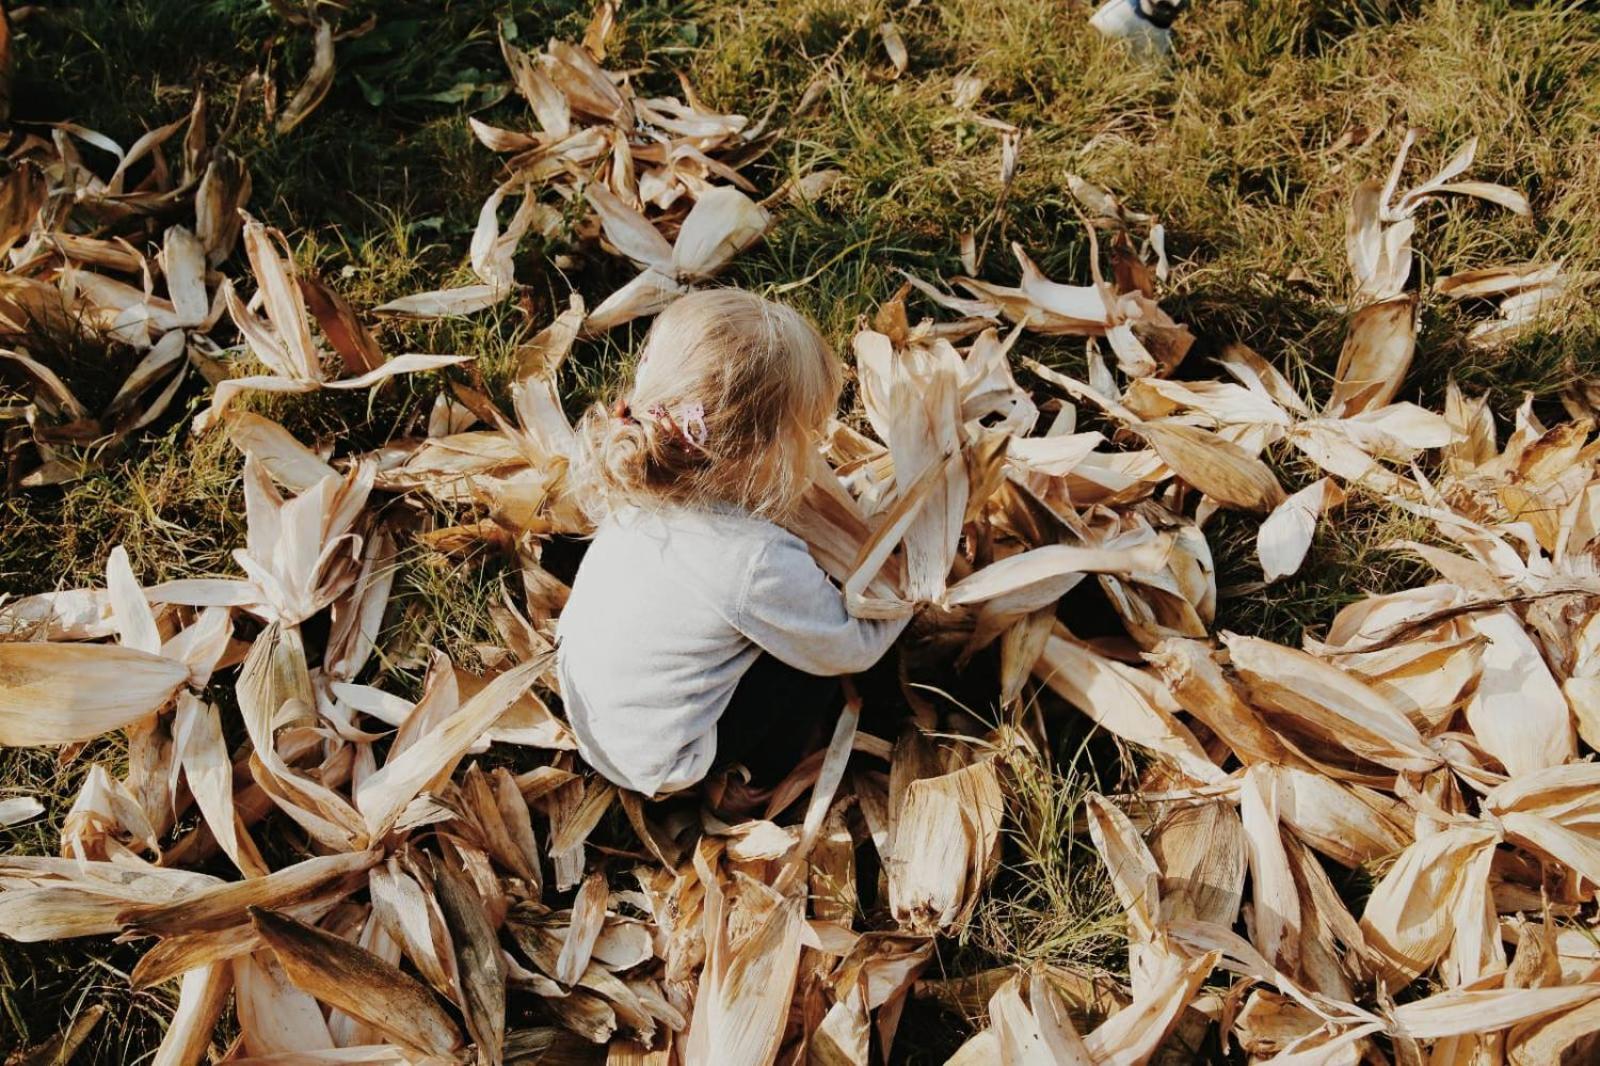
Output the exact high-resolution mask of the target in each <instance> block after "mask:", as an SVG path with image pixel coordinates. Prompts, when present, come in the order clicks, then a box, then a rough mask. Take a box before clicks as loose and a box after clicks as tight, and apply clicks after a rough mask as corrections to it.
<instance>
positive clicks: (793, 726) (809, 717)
mask: <svg viewBox="0 0 1600 1066" xmlns="http://www.w3.org/2000/svg"><path fill="white" fill-rule="evenodd" d="M838 708H839V679H838V678H837V677H818V676H816V675H815V674H808V673H806V672H805V671H803V670H796V669H795V668H794V667H792V666H790V665H788V664H787V663H784V662H781V661H779V660H778V659H775V658H773V657H772V656H771V655H768V654H767V653H766V652H762V653H761V656H760V658H758V659H756V661H755V662H754V663H753V664H751V666H750V669H749V670H747V671H745V675H744V677H742V678H740V680H739V687H738V688H736V689H734V690H733V700H732V702H730V703H729V704H728V709H727V710H726V711H724V712H723V713H722V719H721V720H720V721H719V722H717V764H718V765H719V766H727V765H728V764H730V763H739V764H741V765H743V766H744V767H745V768H747V769H748V770H749V771H750V783H751V784H752V785H755V786H756V787H759V788H766V787H770V786H772V785H775V784H777V783H778V782H779V781H782V780H783V778H784V776H785V775H786V774H788V773H789V771H791V770H793V769H794V768H795V764H797V763H798V762H799V761H800V760H801V759H803V758H805V757H806V756H807V755H808V754H810V753H811V752H812V751H814V750H815V749H816V748H817V746H818V745H819V743H820V740H821V738H822V735H823V731H824V730H825V729H827V728H828V727H829V726H830V725H831V723H832V721H833V712H834V711H836V710H838Z"/></svg>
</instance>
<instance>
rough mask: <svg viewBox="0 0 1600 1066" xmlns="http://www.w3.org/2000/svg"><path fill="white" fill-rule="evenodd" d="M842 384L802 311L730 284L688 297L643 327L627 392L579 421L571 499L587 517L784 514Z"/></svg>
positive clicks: (839, 373) (831, 358)
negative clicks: (653, 509) (668, 507)
mask: <svg viewBox="0 0 1600 1066" xmlns="http://www.w3.org/2000/svg"><path fill="white" fill-rule="evenodd" d="M843 386H844V372H843V370H842V369H841V368H840V365H839V361H838V359H837V358H835V356H834V354H833V352H832V351H831V350H830V349H829V348H828V345H827V342H826V341H824V340H823V339H822V336H821V334H819V333H818V332H817V328H816V327H815V326H814V325H812V324H811V321H810V320H809V319H807V318H806V316H805V315H803V314H801V313H800V312H798V311H796V310H794V309H793V308H790V307H785V306H784V305H782V304H778V303H773V302H772V301H771V300H763V299H762V298H761V297H759V296H756V295H754V294H752V293H748V292H743V291H741V290H739V289H707V290H702V291H699V292H693V293H689V294H688V295H686V296H682V297H680V298H679V299H677V300H675V301H674V302H673V303H672V304H671V305H670V306H668V307H667V309H666V310H665V311H663V312H662V313H661V315H660V316H659V317H658V318H657V319H656V321H655V324H654V325H653V326H651V328H650V333H649V335H648V336H647V337H646V338H645V342H644V349H643V351H642V352H641V353H640V355H639V364H638V367H637V369H636V370H635V372H634V380H633V382H632V386H631V388H629V387H627V386H625V387H624V390H623V393H622V395H621V396H620V397H618V398H617V400H616V402H615V404H614V405H613V406H612V407H611V408H610V409H609V410H608V409H606V408H604V407H601V406H596V407H594V408H592V409H591V410H590V411H589V412H588V413H587V414H586V415H585V416H584V418H583V421H582V423H581V424H580V425H579V454H578V457H577V463H576V466H575V468H574V470H573V475H574V478H575V486H574V487H575V489H576V490H577V498H578V499H580V500H582V501H584V504H585V506H586V507H588V508H589V509H590V510H591V511H592V512H597V514H596V517H598V515H599V514H600V513H604V512H605V511H607V510H611V509H614V508H616V507H618V506H619V505H627V504H634V505H641V506H647V507H648V506H650V505H652V504H655V503H663V502H671V503H678V504H686V505H689V506H707V505H715V504H733V505H735V506H739V507H742V508H744V509H745V510H747V511H749V512H751V513H753V514H758V515H763V516H766V517H769V518H777V517H781V516H782V515H784V514H785V513H787V512H788V511H789V510H790V508H792V507H793V505H794V504H795V502H796V501H797V500H798V498H799V497H800V495H801V493H803V492H804V490H805V487H806V480H807V474H806V471H807V469H808V467H809V461H808V460H809V455H808V451H809V449H811V448H813V447H815V446H816V435H817V433H818V431H819V430H821V429H822V428H823V427H824V426H826V424H827V421H828V419H829V417H830V416H832V414H833V413H834V410H835V408H836V407H837V406H838V403H839V393H840V391H841V390H842V389H843Z"/></svg>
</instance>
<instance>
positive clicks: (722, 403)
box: [557, 289, 905, 795]
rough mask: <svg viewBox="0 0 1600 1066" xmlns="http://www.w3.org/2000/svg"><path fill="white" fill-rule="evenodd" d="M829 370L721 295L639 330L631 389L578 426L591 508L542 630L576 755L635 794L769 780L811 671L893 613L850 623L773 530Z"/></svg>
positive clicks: (805, 707)
mask: <svg viewBox="0 0 1600 1066" xmlns="http://www.w3.org/2000/svg"><path fill="white" fill-rule="evenodd" d="M842 386H843V372H842V370H841V369H840V366H839V363H838V361H837V360H836V359H835V358H834V355H833V353H832V352H831V351H829V349H828V346H827V344H826V342H825V341H824V340H823V339H822V337H821V336H820V335H819V334H818V333H817V330H816V327H815V326H813V325H812V324H811V323H810V322H809V321H808V320H807V319H806V318H805V316H803V315H801V314H800V313H798V312H796V311H794V310H793V309H791V308H788V307H784V306H783V305H781V304H776V303H772V302H771V301H768V300H763V299H761V298H760V297H757V296H754V295H752V294H750V293H747V292H741V291H739V290H737V289H713V290H707V291H701V292H696V293H691V294H689V295H687V296H684V297H682V298H680V299H678V300H677V301H676V302H674V303H673V304H672V305H671V306H669V307H668V308H667V309H666V310H665V311H664V312H663V313H662V314H661V316H660V317H659V318H657V319H656V321H655V324H654V326H653V327H652V328H651V330H650V333H649V336H648V337H647V338H646V339H645V344H644V350H643V352H642V353H641V354H640V356H639V365H638V369H637V371H636V373H635V376H634V381H633V385H632V388H631V389H628V390H625V391H624V393H623V395H622V397H621V398H620V399H618V400H617V402H616V405H615V406H614V407H613V408H612V409H611V410H609V411H606V410H604V409H602V408H598V407H597V408H595V409H594V410H592V411H590V412H589V414H588V415H586V416H585V418H584V420H583V422H582V423H581V425H580V430H579V433H580V439H581V442H582V443H581V447H580V455H579V457H578V460H577V462H576V464H575V466H574V470H573V476H574V477H575V478H576V479H577V485H578V491H579V492H580V493H582V494H584V495H585V496H586V497H587V498H588V500H589V501H590V502H591V504H592V505H593V506H594V507H595V509H596V511H597V512H598V514H597V516H596V517H597V521H598V527H599V528H598V531H597V532H596V534H595V537H594V541H593V543H592V544H591V545H590V546H589V550H588V553H587V554H586V555H585V557H584V560H583V564H582V565H581V566H580V567H579V569H578V576H577V578H576V580H575V581H574V583H573V586H572V594H571V596H570V597H569V599H568V601H567V604H566V607H565V608H564V609H563V610H562V612H561V620H560V625H559V627H558V630H557V647H558V652H557V654H558V669H559V672H560V678H561V686H562V694H563V698H564V701H565V704H566V710H567V717H568V720H569V721H570V722H571V725H572V731H573V734H574V735H575V736H576V737H577V741H578V750H579V752H580V753H581V754H582V755H583V757H584V759H585V760H586V761H587V762H588V763H589V764H590V765H591V766H593V767H594V768H595V769H596V770H598V771H600V773H601V774H603V775H604V776H605V777H606V778H608V779H609V780H611V781H613V782H614V783H616V784H618V785H621V786H622V787H624V788H630V789H633V790H635V791H638V792H642V793H644V794H646V795H654V794H657V793H667V792H674V791H678V790H680V789H683V788H686V787H688V786H690V785H693V784H694V783H695V782H697V781H699V780H700V779H701V778H703V777H704V776H705V775H706V773H707V771H708V770H710V769H711V768H712V765H713V762H716V763H719V764H722V765H726V764H728V763H731V762H738V763H740V764H742V765H744V766H746V767H747V768H748V769H750V770H751V772H752V784H754V785H758V786H759V785H763V784H765V785H770V784H773V783H775V782H776V780H777V778H778V777H780V776H781V774H782V773H783V772H785V771H787V770H788V769H791V768H792V767H793V765H794V764H795V762H796V761H798V759H799V758H800V756H801V755H803V754H804V752H802V751H800V750H798V749H799V748H800V747H801V746H802V745H803V744H804V743H805V741H806V740H807V739H808V738H809V737H810V736H811V735H812V734H814V733H815V732H817V726H818V724H819V722H820V720H821V718H822V716H823V715H824V714H825V713H826V712H828V711H831V710H833V709H834V708H833V707H832V706H830V705H829V701H830V698H831V697H833V696H835V695H836V694H837V685H836V683H834V682H831V681H828V680H826V679H829V678H833V677H837V676H839V675H843V674H851V673H856V672H858V671H862V670H865V669H867V668H868V667H870V666H871V665H872V664H873V663H875V662H876V661H877V660H878V659H879V658H880V657H881V656H882V655H883V653H884V652H885V651H886V650H887V649H888V647H889V645H890V644H891V643H892V642H893V641H894V639H895V637H897V636H898V635H899V634H900V631H901V630H902V629H903V628H904V626H905V623H904V622H898V621H897V622H883V621H866V620H861V619H857V618H853V617H851V616H850V615H849V614H848V613H846V611H845V606H844V598H843V595H842V594H841V593H840V591H839V589H838V588H837V587H836V586H835V585H834V584H833V583H832V582H831V581H830V580H829V578H828V576H827V575H826V574H825V573H824V572H823V571H822V569H821V568H820V567H819V566H818V565H817V563H816V562H815V561H814V560H813V559H812V557H811V554H810V552H809V551H808V550H807V548H806V545H805V543H804V542H803V541H802V540H800V538H798V537H796V536H795V535H793V534H792V533H789V532H788V531H787V530H785V529H784V528H783V526H782V525H781V522H782V521H783V518H784V516H785V515H786V514H787V513H789V512H790V511H791V510H792V508H793V507H794V506H795V505H796V502H797V501H798V499H799V497H800V494H801V493H802V492H803V491H804V490H805V487H806V484H807V475H806V470H807V468H808V465H809V458H810V456H809V453H810V451H811V450H812V449H814V448H816V447H817V446H818V444H817V442H818V437H819V435H820V434H821V432H822V431H823V429H824V428H825V426H826V425H827V422H828V419H829V418H830V417H831V416H832V415H833V412H834V409H835V407H836V406H837V405H838V401H839V393H840V389H841V388H842Z"/></svg>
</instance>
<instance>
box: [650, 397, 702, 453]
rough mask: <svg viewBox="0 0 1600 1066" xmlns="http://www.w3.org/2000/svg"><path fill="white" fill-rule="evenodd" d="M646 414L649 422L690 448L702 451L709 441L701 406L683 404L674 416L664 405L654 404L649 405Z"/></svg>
mask: <svg viewBox="0 0 1600 1066" xmlns="http://www.w3.org/2000/svg"><path fill="white" fill-rule="evenodd" d="M648 414H649V415H650V418H651V420H653V421H654V422H656V423H657V424H659V425H661V426H663V427H665V428H666V429H667V430H668V431H669V432H670V433H671V434H672V435H673V436H675V437H677V438H678V439H679V440H680V441H682V442H683V443H685V444H687V445H689V447H691V448H697V449H699V450H701V451H704V450H705V446H706V442H707V441H709V440H710V439H711V431H710V430H709V429H708V428H707V427H706V409H705V406H704V405H703V404H698V403H688V404H684V405H683V406H681V407H679V408H678V409H677V413H676V414H674V413H673V412H672V411H669V410H668V409H667V406H666V404H660V403H654V404H651V405H650V410H649V412H648Z"/></svg>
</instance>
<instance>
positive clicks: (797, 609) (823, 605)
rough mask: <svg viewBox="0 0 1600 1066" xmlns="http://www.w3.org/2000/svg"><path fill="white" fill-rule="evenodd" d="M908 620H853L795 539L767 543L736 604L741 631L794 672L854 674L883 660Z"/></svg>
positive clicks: (839, 594)
mask: <svg viewBox="0 0 1600 1066" xmlns="http://www.w3.org/2000/svg"><path fill="white" fill-rule="evenodd" d="M908 621H910V619H909V618H897V619H892V620H880V619H868V618H855V617H853V616H852V615H851V614H850V613H849V612H847V611H846V610H845V606H844V593H842V592H841V591H840V590H839V587H838V586H837V585H835V584H834V583H833V581H832V580H831V579H830V578H829V577H828V575H827V574H826V573H825V572H824V571H823V569H822V567H820V566H818V565H817V562H816V560H815V559H813V558H812V557H811V553H810V552H809V551H808V550H806V546H805V542H804V541H802V540H800V539H799V538H798V537H794V536H784V537H779V538H775V539H774V540H772V541H769V542H768V543H767V545H766V547H765V548H763V549H762V550H761V552H760V554H759V555H758V556H757V557H756V559H755V562H754V564H753V565H752V567H751V570H750V575H749V580H748V581H747V583H746V585H745V590H744V596H743V599H742V600H741V601H740V605H739V612H738V621H737V623H736V625H737V626H738V629H739V631H740V632H742V633H743V634H744V635H745V636H747V637H749V638H750V639H751V640H752V641H754V642H755V643H756V644H757V645H758V646H759V647H760V648H761V649H762V650H763V651H766V652H768V653H770V654H771V655H773V656H775V657H776V658H778V659H780V660H782V661H783V662H786V663H788V664H789V665H790V666H792V667H794V668H795V669H797V670H804V671H805V672H806V673H808V674H818V675H820V676H823V677H834V676H837V675H840V674H854V673H859V672H860V671H862V670H865V669H867V668H868V667H870V666H872V664H874V663H876V662H877V661H878V660H879V659H881V658H883V653H884V652H886V651H888V650H889V645H891V644H893V643H894V639H895V638H896V637H898V636H899V635H900V633H901V631H902V630H904V629H905V627H906V623H907V622H908Z"/></svg>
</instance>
